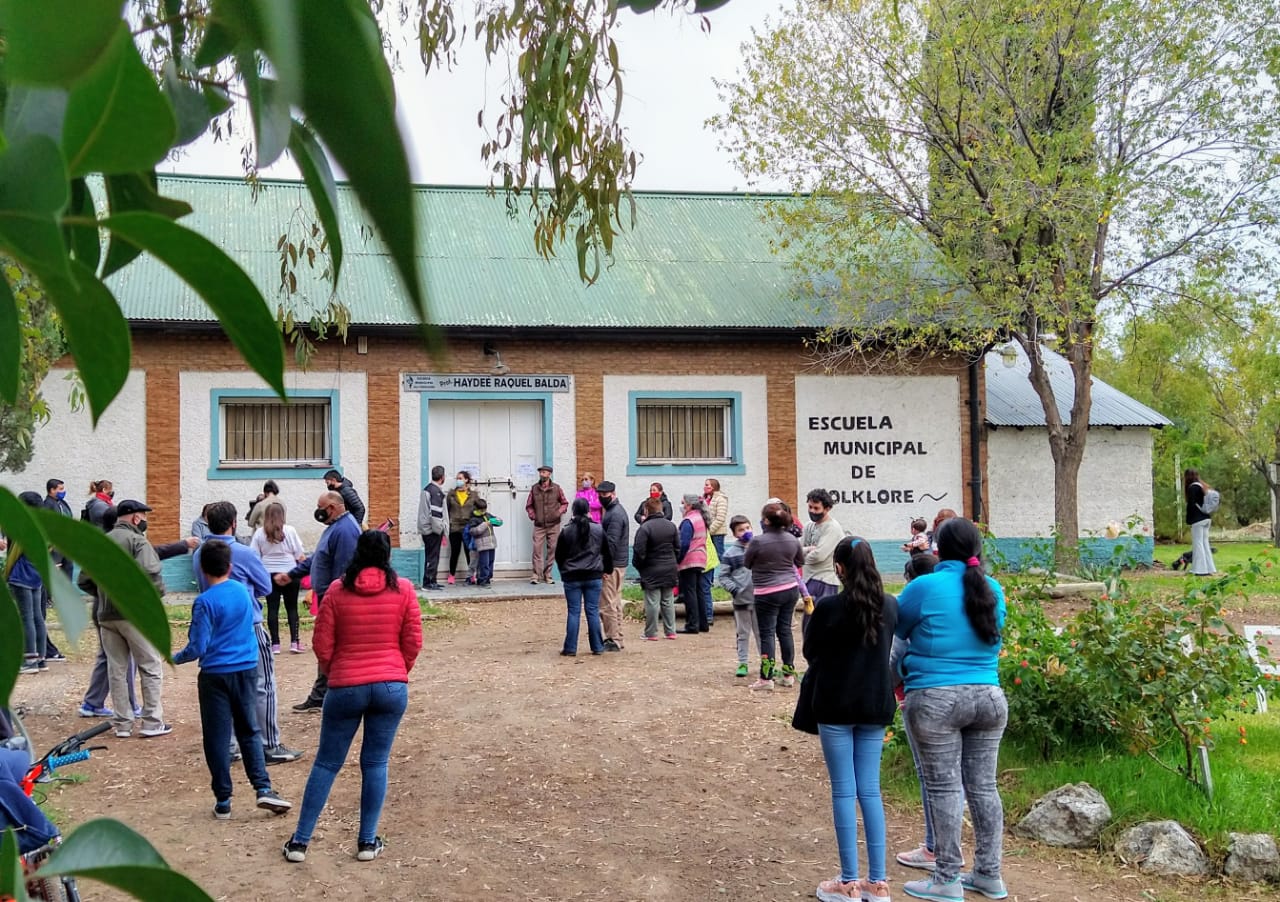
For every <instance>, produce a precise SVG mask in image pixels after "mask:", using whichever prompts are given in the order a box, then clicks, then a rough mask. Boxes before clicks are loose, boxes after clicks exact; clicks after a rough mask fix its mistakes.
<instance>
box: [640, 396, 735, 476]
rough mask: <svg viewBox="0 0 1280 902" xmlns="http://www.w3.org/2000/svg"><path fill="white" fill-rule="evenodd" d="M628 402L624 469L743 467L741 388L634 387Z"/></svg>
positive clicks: (721, 470)
mask: <svg viewBox="0 0 1280 902" xmlns="http://www.w3.org/2000/svg"><path fill="white" fill-rule="evenodd" d="M627 405H628V408H629V418H628V419H629V429H630V433H631V434H630V451H631V453H630V458H629V460H628V462H627V475H629V476H640V475H653V476H660V475H668V476H675V475H681V474H687V475H698V476H714V475H717V474H729V475H732V474H740V473H743V472H745V467H744V466H743V460H742V393H741V392H714V391H684V392H672V391H633V392H628V393H627Z"/></svg>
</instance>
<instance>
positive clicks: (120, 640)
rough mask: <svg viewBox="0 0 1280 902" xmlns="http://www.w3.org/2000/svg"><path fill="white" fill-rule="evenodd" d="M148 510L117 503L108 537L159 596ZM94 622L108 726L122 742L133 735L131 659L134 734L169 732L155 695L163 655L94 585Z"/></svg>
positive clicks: (160, 587) (128, 502) (157, 566)
mask: <svg viewBox="0 0 1280 902" xmlns="http://www.w3.org/2000/svg"><path fill="white" fill-rule="evenodd" d="M150 512H151V508H150V507H148V506H147V505H146V504H144V503H143V502H141V501H134V500H132V499H128V500H125V501H121V502H120V503H119V504H117V505H116V525H115V526H114V527H112V529H111V531H110V532H109V533H107V538H108V539H110V540H111V541H113V542H115V543H116V545H118V546H120V548H121V549H122V550H123V551H124V553H125V554H127V555H129V557H131V558H133V559H134V560H135V561H137V562H138V566H139V567H141V568H142V570H143V572H144V573H146V574H147V576H149V577H150V578H151V582H152V583H154V584H155V587H156V590H157V591H158V592H159V593H160V594H161V595H163V594H164V579H163V577H161V575H160V556H159V555H158V554H156V550H155V549H154V548H153V547H151V543H150V542H148V541H147V540H146V538H145V537H144V536H143V533H144V532H146V531H147V514H149V513H150ZM95 594H96V598H95V600H94V604H93V619H94V622H95V623H97V625H98V634H99V636H100V637H101V639H102V649H103V651H105V652H106V654H107V680H108V682H109V684H110V686H111V700H112V703H113V706H114V708H115V711H114V713H113V714H112V716H111V725H112V726H113V727H114V728H115V731H116V735H117V736H119V737H121V738H125V737H128V736H131V735H133V722H134V716H133V707H132V705H130V703H129V656H130V655H132V656H133V660H134V662H135V663H136V664H137V666H138V673H139V674H140V676H141V678H142V726H141V729H140V730H139V731H138V735H140V736H142V737H143V738H146V739H150V738H153V737H156V736H164V735H165V734H166V733H170V732H172V730H173V728H172V727H171V726H169V725H168V724H167V723H165V722H164V707H163V705H162V704H161V701H160V693H161V690H162V689H163V688H164V657H163V656H162V655H161V654H160V652H159V651H157V650H156V647H155V646H154V645H152V644H151V643H150V642H148V641H147V639H146V637H145V636H143V634H142V631H141V630H139V629H138V628H137V627H136V626H134V625H133V624H132V623H130V622H129V621H128V620H126V619H124V615H122V614H121V613H120V611H119V610H118V609H117V608H116V606H115V604H114V603H113V602H112V600H111V599H110V598H108V597H107V596H106V594H105V593H103V591H102V589H101V588H100V587H96V593H95Z"/></svg>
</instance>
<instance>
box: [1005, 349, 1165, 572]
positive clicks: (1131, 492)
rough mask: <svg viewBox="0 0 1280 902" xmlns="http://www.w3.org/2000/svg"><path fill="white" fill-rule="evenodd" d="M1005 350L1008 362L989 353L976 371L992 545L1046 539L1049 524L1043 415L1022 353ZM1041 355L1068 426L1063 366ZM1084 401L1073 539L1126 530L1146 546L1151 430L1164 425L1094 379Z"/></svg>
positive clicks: (1067, 374)
mask: <svg viewBox="0 0 1280 902" xmlns="http://www.w3.org/2000/svg"><path fill="white" fill-rule="evenodd" d="M1006 347H1007V348H1009V349H1015V348H1016V350H1017V356H1016V359H1015V358H1014V357H1013V356H1012V355H1009V354H1003V355H1002V353H1001V352H1002V351H1003V350H1005V349H1004V348H997V349H995V350H993V351H990V352H989V353H988V354H987V357H986V360H985V367H984V369H985V374H986V389H987V391H986V402H987V406H986V412H985V416H984V418H983V420H984V424H985V427H986V436H985V438H986V447H987V479H988V484H987V491H988V499H989V500H988V512H989V517H988V521H987V522H988V524H989V526H990V528H991V531H992V533H993V534H994V535H995V536H997V537H1021V538H1025V537H1028V536H1049V535H1050V534H1051V533H1052V532H1053V523H1054V517H1053V503H1054V496H1053V456H1052V454H1051V453H1050V451H1049V437H1048V434H1047V431H1048V430H1047V428H1046V427H1045V419H1044V408H1043V406H1042V405H1041V403H1040V398H1039V396H1037V395H1036V392H1035V389H1034V388H1032V386H1031V382H1030V380H1029V378H1028V377H1029V374H1030V372H1031V364H1030V362H1029V361H1028V360H1027V357H1026V355H1025V353H1023V351H1022V349H1021V348H1020V347H1018V346H1017V345H1016V344H1013V343H1011V344H1010V345H1008V346H1006ZM1042 353H1043V354H1044V361H1045V366H1046V368H1047V370H1048V372H1049V378H1050V380H1051V381H1052V384H1053V391H1054V396H1055V397H1056V398H1057V401H1058V410H1059V412H1060V415H1061V416H1062V420H1063V422H1064V423H1069V422H1070V420H1071V404H1072V402H1073V400H1074V399H1075V384H1074V382H1073V379H1072V375H1071V365H1070V363H1069V362H1068V361H1067V360H1066V359H1065V358H1064V357H1062V356H1061V355H1059V354H1055V353H1054V352H1052V351H1049V350H1047V349H1046V350H1043V351H1042ZM1092 395H1093V405H1092V407H1091V409H1090V412H1089V439H1088V442H1087V444H1086V445H1085V452H1084V461H1083V462H1082V463H1081V465H1080V479H1079V492H1078V495H1077V502H1078V504H1079V523H1080V534H1081V536H1083V537H1089V536H1099V537H1101V536H1104V535H1105V534H1106V532H1107V529H1108V527H1109V526H1111V525H1112V524H1119V525H1120V526H1122V527H1125V526H1128V525H1130V524H1132V525H1133V532H1135V533H1136V534H1137V535H1139V536H1141V537H1144V538H1145V541H1144V542H1143V543H1142V544H1144V545H1146V544H1148V543H1149V542H1150V541H1151V540H1150V536H1151V533H1150V527H1151V525H1152V523H1153V518H1154V513H1153V501H1152V482H1151V454H1152V445H1153V442H1154V433H1153V432H1152V430H1154V429H1161V428H1163V427H1165V426H1169V425H1171V422H1170V421H1169V419H1167V418H1166V417H1165V416H1164V415H1163V414H1160V413H1159V412H1157V411H1155V410H1152V409H1151V408H1150V407H1147V406H1146V405H1145V404H1142V403H1140V402H1138V401H1136V400H1134V399H1133V398H1131V397H1129V396H1128V395H1126V394H1124V393H1123V392H1121V391H1118V390H1117V389H1115V388H1113V387H1111V386H1110V385H1108V384H1107V383H1105V382H1103V381H1102V380H1101V379H1098V378H1094V379H1093V391H1092ZM1144 527H1145V531H1144ZM1148 557H1149V553H1148Z"/></svg>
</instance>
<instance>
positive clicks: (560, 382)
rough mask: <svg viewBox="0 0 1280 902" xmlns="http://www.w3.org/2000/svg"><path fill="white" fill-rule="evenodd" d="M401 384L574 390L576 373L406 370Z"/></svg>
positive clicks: (415, 387)
mask: <svg viewBox="0 0 1280 902" xmlns="http://www.w3.org/2000/svg"><path fill="white" fill-rule="evenodd" d="M401 385H402V386H403V387H404V390H405V391H424V392H426V391H432V392H434V391H448V392H481V393H483V392H493V393H495V394H498V393H504V392H539V393H541V392H568V391H572V390H573V377H572V376H556V375H549V374H548V375H544V374H536V375H535V374H527V375H521V374H516V373H508V374H505V375H501V376H498V375H495V374H493V373H404V374H403V376H402V377H401Z"/></svg>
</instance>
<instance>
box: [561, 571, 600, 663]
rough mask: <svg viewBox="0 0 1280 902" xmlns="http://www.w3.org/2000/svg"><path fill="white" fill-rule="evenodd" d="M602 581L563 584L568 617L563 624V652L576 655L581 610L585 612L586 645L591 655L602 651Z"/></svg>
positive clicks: (590, 580)
mask: <svg viewBox="0 0 1280 902" xmlns="http://www.w3.org/2000/svg"><path fill="white" fill-rule="evenodd" d="M602 586H603V581H602V580H598V579H589V580H574V581H573V582H569V581H566V582H565V584H564V600H565V604H566V605H567V606H568V617H567V618H566V620H565V623H564V650H565V651H567V652H573V653H575V654H576V653H577V651H578V630H579V623H580V619H581V617H582V609H583V608H586V610H587V643H588V644H589V645H590V646H591V651H592V653H596V652H602V651H604V633H603V632H602V630H601V628H600V589H601V587H602Z"/></svg>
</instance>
